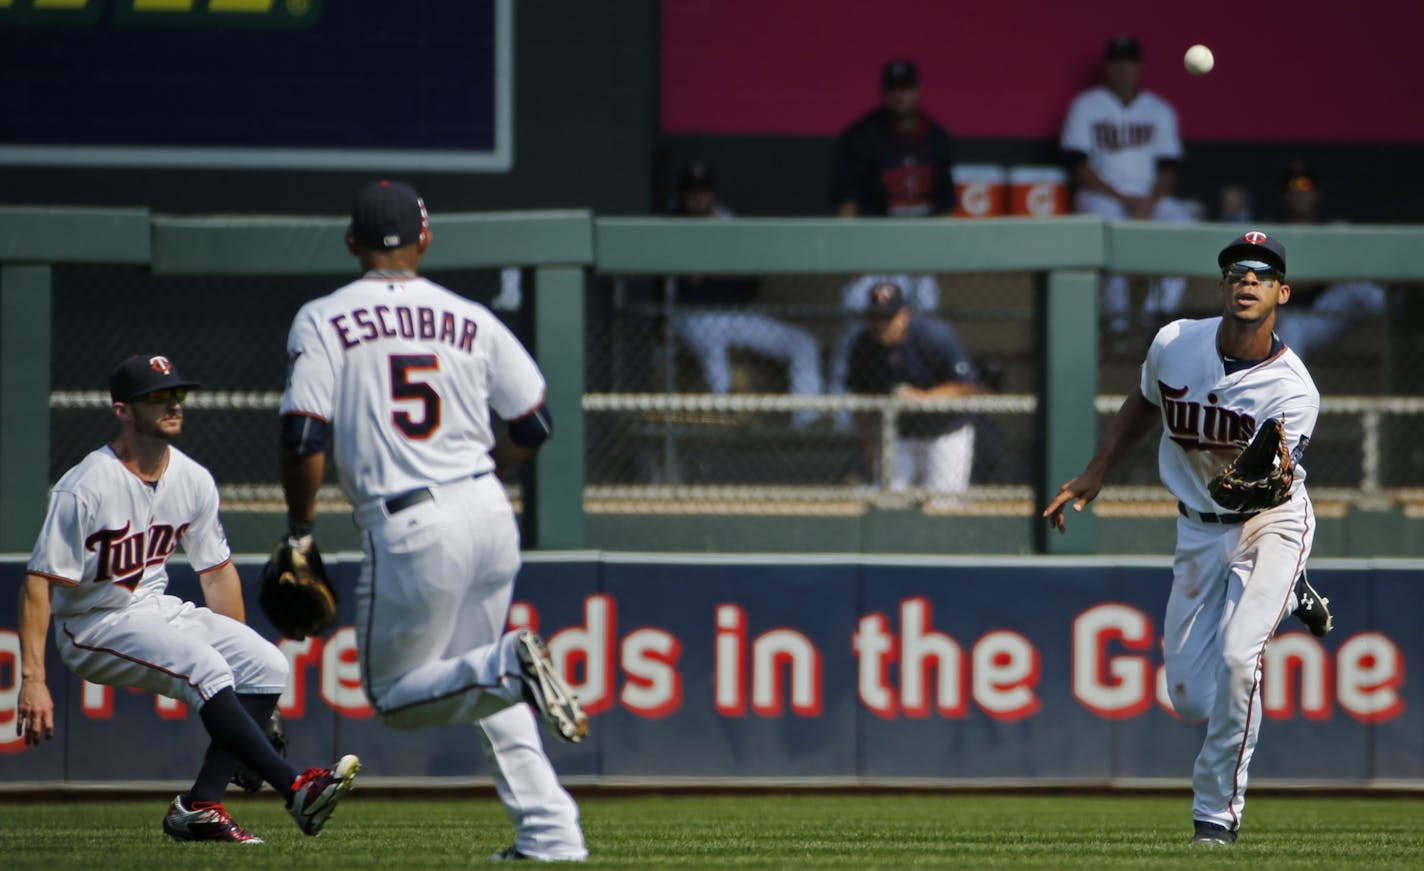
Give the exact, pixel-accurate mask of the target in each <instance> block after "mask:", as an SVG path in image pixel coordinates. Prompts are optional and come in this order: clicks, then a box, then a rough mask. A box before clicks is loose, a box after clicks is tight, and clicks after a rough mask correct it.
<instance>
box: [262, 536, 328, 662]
mask: <svg viewBox="0 0 1424 871" xmlns="http://www.w3.org/2000/svg"><path fill="white" fill-rule="evenodd" d="M257 601H258V602H259V603H260V604H261V605H262V613H264V614H266V615H267V619H268V620H270V621H271V623H272V625H273V626H274V627H276V629H277V631H278V632H280V633H282V635H283V636H285V637H287V638H294V639H297V640H299V641H300V640H301V639H303V638H306V637H307V636H308V635H322V634H323V633H325V632H326V631H327V630H328V629H330V628H331V627H332V625H333V624H335V623H336V588H335V587H333V586H332V584H331V579H330V578H328V577H327V576H326V568H325V566H323V565H322V563H321V554H320V553H318V552H317V549H316V544H315V543H314V542H313V541H312V540H311V536H309V535H305V536H302V537H300V538H295V537H293V536H287V537H285V538H283V539H282V540H281V541H279V542H277V546H276V547H274V548H273V549H272V558H271V559H269V560H267V564H266V565H264V566H263V567H262V575H261V580H260V583H259V586H258V591H257Z"/></svg>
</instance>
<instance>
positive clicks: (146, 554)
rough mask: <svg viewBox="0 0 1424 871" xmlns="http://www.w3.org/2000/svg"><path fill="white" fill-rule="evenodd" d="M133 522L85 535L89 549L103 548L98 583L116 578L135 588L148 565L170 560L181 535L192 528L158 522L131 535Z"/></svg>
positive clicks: (85, 545) (96, 580)
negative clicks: (119, 527)
mask: <svg viewBox="0 0 1424 871" xmlns="http://www.w3.org/2000/svg"><path fill="white" fill-rule="evenodd" d="M132 526H133V523H132V522H129V523H125V524H124V526H123V528H122V529H101V530H99V531H98V532H96V533H94V534H93V535H91V536H89V537H88V538H86V539H84V547H85V548H86V549H88V550H98V552H99V567H98V571H97V573H96V574H95V575H94V583H96V584H102V583H104V582H105V581H113V582H114V583H116V584H118V585H119V586H121V587H127V588H128V589H129V590H133V588H134V587H135V586H137V584H138V582H139V580H141V579H142V578H143V570H144V568H146V567H147V566H151V565H159V564H162V563H164V562H166V561H167V560H168V558H169V557H170V556H172V555H173V552H174V551H176V550H177V549H178V541H179V539H181V538H182V537H183V534H184V533H185V532H187V531H188V524H186V523H184V524H182V525H181V526H179V527H178V528H177V529H174V528H173V527H171V526H169V525H168V524H166V523H155V524H154V525H153V526H150V527H149V528H148V529H147V530H139V531H138V532H135V533H133V534H132V535H130V534H129V529H130V528H131V527H132Z"/></svg>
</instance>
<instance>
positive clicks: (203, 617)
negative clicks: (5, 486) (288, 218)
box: [16, 354, 360, 844]
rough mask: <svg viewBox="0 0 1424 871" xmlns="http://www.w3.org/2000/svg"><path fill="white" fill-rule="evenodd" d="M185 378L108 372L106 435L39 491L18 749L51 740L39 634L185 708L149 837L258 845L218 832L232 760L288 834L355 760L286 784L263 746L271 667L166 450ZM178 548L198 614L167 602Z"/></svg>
mask: <svg viewBox="0 0 1424 871" xmlns="http://www.w3.org/2000/svg"><path fill="white" fill-rule="evenodd" d="M196 386H197V384H195V383H194V382H192V381H189V380H187V379H185V378H184V377H183V376H182V375H180V374H179V373H178V369H177V367H176V366H174V365H173V362H172V361H171V360H170V359H169V358H167V357H165V356H163V355H161V354H140V355H137V356H134V357H129V358H128V359H126V360H124V361H122V362H121V363H119V365H118V366H117V367H116V368H115V369H114V371H113V373H112V375H110V377H109V395H110V398H111V399H112V400H113V411H114V417H115V418H117V419H118V422H119V437H118V439H117V440H115V441H114V442H112V443H110V444H108V445H105V446H104V447H102V448H99V449H98V450H96V451H93V452H92V453H90V454H89V455H88V456H87V457H85V458H84V459H83V460H82V461H81V462H80V463H79V465H77V466H75V467H74V468H72V469H70V470H69V471H68V472H66V473H65V474H64V476H63V477H62V478H60V479H59V483H58V484H56V485H55V486H54V490H53V491H52V492H51V493H50V500H49V511H48V514H47V515H46V517H45V522H44V528H43V529H42V530H41V531H40V536H39V540H38V541H37V542H36V543H35V550H34V554H33V555H32V556H31V557H30V562H29V566H28V573H27V574H26V576H25V581H24V584H23V585H22V586H21V588H20V611H19V615H20V618H19V634H20V662H21V666H20V699H19V708H18V714H19V716H18V719H17V722H16V727H17V729H18V733H19V734H21V735H23V736H24V737H25V742H26V744H29V745H36V744H38V743H39V742H40V741H41V740H44V739H48V738H51V737H53V736H54V701H53V699H52V698H51V696H50V693H49V687H48V685H47V683H46V680H45V630H46V628H47V626H48V624H49V623H50V621H51V618H52V619H53V622H54V630H55V631H54V636H55V644H56V645H57V646H58V648H59V654H60V658H61V659H63V660H64V663H65V665H67V666H69V668H70V669H72V670H73V671H74V673H75V674H77V675H79V676H80V677H81V678H83V679H85V680H87V681H91V682H93V683H97V684H106V685H108V686H116V687H129V688H133V689H141V690H147V691H149V692H153V693H157V694H159V695H164V696H168V697H169V698H173V699H177V700H179V701H182V702H185V703H187V705H188V706H189V707H190V708H192V709H194V710H196V711H197V712H198V716H199V718H200V719H201V720H202V723H203V728H204V729H206V730H207V732H208V735H209V736H210V737H211V739H212V744H211V745H210V746H209V748H208V752H207V755H206V756H205V757H204V759H203V765H202V768H201V769H199V771H198V777H197V779H196V780H195V781H193V786H192V788H191V789H189V790H188V792H187V793H185V794H181V795H179V796H177V797H176V798H174V799H173V802H172V804H170V805H169V808H168V813H167V815H166V816H165V817H164V818H163V831H164V832H165V833H167V834H168V835H169V836H170V837H172V838H174V839H175V840H179V841H228V842H236V843H248V844H260V843H262V840H261V839H260V838H257V837H255V836H253V835H252V834H251V833H250V832H248V831H247V830H245V829H243V828H242V827H241V826H239V825H238V824H237V823H235V822H233V820H232V817H230V816H229V815H228V812H227V810H226V809H225V808H224V807H223V805H222V797H223V791H224V790H225V789H226V788H227V784H228V781H229V780H230V779H231V778H232V775H233V773H234V772H235V771H236V770H237V766H238V763H239V762H242V763H245V764H246V765H247V766H248V767H250V768H251V769H253V770H255V771H257V772H258V773H259V774H260V775H261V777H262V778H263V779H264V780H265V781H267V782H268V783H270V784H272V786H273V788H274V789H276V790H277V792H278V793H279V794H281V796H282V797H283V798H284V799H285V800H286V802H287V810H288V812H289V813H291V815H292V818H293V819H294V820H296V823H297V825H298V826H300V827H301V829H302V831H303V832H305V833H307V834H308V835H315V834H317V833H318V832H320V831H321V829H322V827H323V826H324V825H325V824H326V820H327V818H328V817H329V816H331V812H332V811H333V810H335V809H336V804H337V802H338V801H339V800H340V799H341V797H342V795H343V794H345V793H346V791H347V790H349V789H350V788H351V785H352V780H353V778H354V777H355V776H356V772H357V770H358V769H359V768H360V763H359V761H358V760H357V759H356V757H355V756H345V757H343V758H342V759H341V761H340V762H338V763H337V764H336V765H335V766H334V767H333V768H331V769H325V768H308V769H307V770H306V771H304V772H300V773H299V772H298V771H297V770H296V769H294V768H292V766H291V765H290V764H288V762H287V760H286V759H284V758H282V756H280V755H279V754H278V753H277V751H276V750H274V749H273V747H272V745H271V744H270V743H269V742H268V740H267V738H266V736H265V735H264V734H263V731H262V726H261V725H259V724H265V723H266V722H267V720H268V718H269V717H270V716H271V714H272V711H273V709H274V708H275V707H276V705H277V697H278V696H279V695H280V694H281V692H282V690H283V689H285V688H286V686H287V675H288V666H287V660H286V657H284V656H283V655H282V652H281V651H280V650H278V649H277V648H276V647H275V646H274V645H272V644H271V643H270V642H268V641H267V640H265V639H263V638H262V636H260V635H258V634H257V633H256V632H254V631H253V630H252V629H250V628H248V626H247V624H246V623H245V622H244V619H245V610H244V607H243V601H242V585H241V581H240V580H239V578H238V575H237V569H235V568H234V567H233V565H232V559H231V552H230V551H229V549H228V543H227V536H226V535H225V534H224V532H223V528H222V524H221V522H220V521H219V519H218V490H217V486H216V484H214V483H213V476H212V475H211V474H210V473H209V472H208V470H207V469H205V468H203V467H202V466H200V465H198V464H197V463H196V462H194V461H193V460H192V459H190V458H189V457H188V456H187V455H186V454H184V453H183V452H182V451H180V450H178V449H177V448H176V447H174V446H173V445H172V444H171V442H172V441H173V440H174V439H176V438H178V436H179V435H180V434H181V433H182V431H183V401H184V399H185V398H186V396H187V393H188V391H189V389H191V388H193V387H196ZM179 545H182V546H183V550H184V552H185V553H186V554H187V555H188V559H189V560H190V561H191V562H192V564H193V566H194V567H195V568H197V570H198V577H199V579H200V580H201V582H202V588H203V598H204V600H205V602H206V603H207V606H206V607H199V606H197V605H194V604H193V603H191V602H187V601H184V600H183V599H179V598H178V597H176V596H170V595H168V594H167V593H166V592H165V590H166V589H167V587H168V571H167V564H168V558H169V557H171V556H172V555H173V553H174V552H175V551H176V550H177V549H178V546H179Z"/></svg>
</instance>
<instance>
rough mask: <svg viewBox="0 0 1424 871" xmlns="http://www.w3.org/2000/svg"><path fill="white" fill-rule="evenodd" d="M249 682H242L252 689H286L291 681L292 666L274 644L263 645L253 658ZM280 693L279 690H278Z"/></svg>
mask: <svg viewBox="0 0 1424 871" xmlns="http://www.w3.org/2000/svg"><path fill="white" fill-rule="evenodd" d="M252 672H253V673H252V676H251V679H250V680H246V681H243V683H245V684H249V685H251V686H252V687H253V688H254V689H263V690H269V689H271V688H272V687H282V688H283V689H285V688H286V686H287V684H288V683H289V682H290V681H291V677H292V665H291V663H290V662H288V661H287V657H286V655H284V654H283V653H282V650H281V648H279V647H277V645H275V644H265V645H263V650H262V651H260V653H259V654H258V655H257V656H256V657H254V667H253V670H252ZM279 692H280V690H279Z"/></svg>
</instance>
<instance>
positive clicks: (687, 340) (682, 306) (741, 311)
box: [665, 161, 822, 427]
mask: <svg viewBox="0 0 1424 871" xmlns="http://www.w3.org/2000/svg"><path fill="white" fill-rule="evenodd" d="M672 214H673V215H676V216H679V217H687V218H712V219H718V220H731V219H732V217H733V214H732V211H731V210H730V209H728V208H727V207H726V206H724V205H723V204H722V203H721V202H720V201H719V199H718V196H717V177H716V174H715V173H714V172H713V170H712V167H711V166H709V165H708V164H707V163H705V162H701V161H698V162H694V163H690V164H688V165H687V166H686V167H684V168H683V170H682V171H681V172H680V173H679V174H678V180H677V200H676V202H675V203H674V204H673V208H672ZM665 290H666V292H667V294H668V302H669V305H670V307H671V312H672V325H673V330H674V332H675V333H676V334H677V336H678V338H679V339H681V340H682V342H683V343H684V344H685V345H686V346H687V347H688V349H689V350H690V351H692V353H693V354H694V355H696V357H697V362H698V365H699V367H700V368H701V370H702V378H703V381H704V382H705V383H706V385H707V390H708V392H710V393H728V392H730V391H731V389H732V363H731V357H730V353H729V352H730V351H731V350H732V349H734V348H735V349H740V350H744V351H750V352H752V353H754V354H758V355H760V356H764V357H768V358H770V359H772V360H775V361H777V362H779V363H782V364H784V365H785V366H786V371H787V384H788V386H789V388H790V391H791V392H792V393H793V394H797V395H801V396H816V395H819V394H820V393H821V392H822V378H821V350H820V347H819V346H818V345H817V344H816V340H815V339H814V338H813V337H812V336H811V334H810V332H808V331H807V330H805V329H802V328H801V327H798V326H794V325H792V324H788V323H786V322H784V321H781V320H778V319H777V318H773V317H770V316H768V315H765V314H760V313H755V312H752V311H749V310H748V309H749V307H750V305H751V304H752V302H753V300H754V299H755V298H756V295H757V291H758V282H757V279H756V278H755V277H751V276H728V275H678V276H671V277H669V278H668V279H667V281H666V285H665ZM818 417H819V414H818V413H817V412H815V411H811V410H802V411H797V412H794V413H793V414H792V416H791V422H792V425H793V426H796V427H804V426H807V425H809V424H811V423H813V422H814V421H815V420H816V419H817V418H818Z"/></svg>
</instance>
